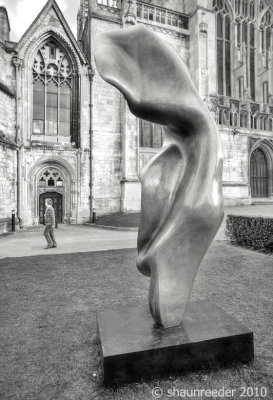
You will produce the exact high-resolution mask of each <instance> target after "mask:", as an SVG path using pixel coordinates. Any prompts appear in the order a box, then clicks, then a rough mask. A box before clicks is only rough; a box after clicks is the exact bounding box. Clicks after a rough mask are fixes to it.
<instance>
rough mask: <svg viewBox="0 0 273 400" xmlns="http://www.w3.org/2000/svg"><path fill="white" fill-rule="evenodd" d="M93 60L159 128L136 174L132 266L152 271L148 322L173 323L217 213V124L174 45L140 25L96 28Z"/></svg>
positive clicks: (220, 199) (183, 307) (218, 221)
mask: <svg viewBox="0 0 273 400" xmlns="http://www.w3.org/2000/svg"><path fill="white" fill-rule="evenodd" d="M95 60H96V64H97V68H98V71H99V73H100V75H101V76H102V78H103V79H104V80H106V81H107V82H109V83H110V84H112V85H114V86H115V87H116V88H117V89H119V90H120V91H121V93H122V94H123V95H124V97H125V98H126V100H127V102H128V105H129V108H130V110H131V112H132V113H133V114H134V115H136V116H137V117H138V118H142V119H145V120H148V121H151V122H153V123H156V124H161V125H163V126H164V127H165V128H164V144H163V147H162V148H161V150H160V151H159V153H158V154H157V155H156V156H155V157H154V158H153V159H152V160H151V161H150V162H149V163H148V164H147V165H146V167H145V168H144V169H143V170H142V172H141V175H140V181H141V183H142V200H141V202H142V204H141V210H142V215H141V221H140V227H139V232H138V257H137V267H138V269H139V270H140V271H141V272H142V273H143V274H144V275H147V276H150V277H151V280H150V292H149V305H150V310H151V314H152V316H153V318H154V320H155V322H156V323H157V324H158V325H161V326H163V327H165V328H168V327H173V326H177V325H180V323H181V322H182V319H183V315H184V313H185V310H186V307H187V303H188V301H189V299H190V296H191V292H192V288H193V284H194V280H195V277H196V274H197V272H198V268H199V266H200V263H201V261H202V259H203V257H204V255H205V253H206V251H207V250H208V248H209V246H210V244H211V242H212V240H213V238H214V236H215V234H216V233H217V231H218V229H219V227H220V225H221V222H222V219H223V215H224V212H223V195H222V187H221V178H222V165H223V156H222V148H221V142H220V137H219V133H218V130H217V126H216V124H215V122H214V120H213V118H212V116H211V114H210V112H209V111H208V109H207V107H206V105H205V104H204V103H203V101H202V99H201V98H200V96H199V95H198V93H197V91H196V90H195V88H194V86H193V83H192V81H191V78H190V75H189V72H188V70H187V67H186V66H185V64H184V62H183V60H182V59H181V58H180V56H179V55H178V54H177V52H176V50H175V49H174V48H173V47H171V46H170V45H169V44H168V43H167V42H164V41H163V40H161V39H160V38H159V37H158V36H157V35H156V34H153V33H152V32H150V31H149V30H148V29H147V28H145V27H144V26H143V25H138V26H137V27H133V28H128V29H126V30H120V31H112V32H109V33H105V34H103V35H101V36H100V37H99V39H98V40H97V43H96V46H95Z"/></svg>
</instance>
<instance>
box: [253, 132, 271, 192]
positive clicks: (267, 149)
mask: <svg viewBox="0 0 273 400" xmlns="http://www.w3.org/2000/svg"><path fill="white" fill-rule="evenodd" d="M255 151H261V152H262V154H263V156H264V157H265V160H266V161H265V166H266V168H267V171H265V170H264V168H265V166H264V167H263V174H262V175H264V176H261V180H265V179H266V185H267V188H266V191H267V196H269V195H270V193H272V192H273V174H272V171H273V143H271V142H270V141H269V140H267V139H260V140H257V141H256V143H255V144H254V146H253V147H252V148H251V151H250V153H249V162H248V165H249V179H250V184H251V185H252V186H253V187H252V193H253V191H254V190H257V184H258V181H257V179H259V177H257V179H256V182H254V181H255V177H254V176H252V175H254V174H253V172H255V168H254V167H255V166H254V165H253V160H252V157H253V154H255ZM260 154H261V153H260ZM258 155H259V154H258ZM251 160H252V165H251ZM251 168H252V170H251ZM265 172H266V173H265ZM253 178H254V179H253ZM254 185H256V188H255V187H254ZM253 197H255V196H253ZM258 197H259V196H258Z"/></svg>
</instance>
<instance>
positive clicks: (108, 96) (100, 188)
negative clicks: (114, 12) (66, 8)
mask: <svg viewBox="0 0 273 400" xmlns="http://www.w3.org/2000/svg"><path fill="white" fill-rule="evenodd" d="M91 28H92V33H91V37H92V41H93V42H92V46H93V45H94V42H95V40H96V38H97V37H98V36H99V35H100V34H102V33H103V32H106V31H110V30H113V29H119V28H120V26H119V25H118V24H115V23H113V22H109V21H104V20H100V19H97V18H93V19H92V24H91ZM92 66H93V68H94V69H95V76H94V79H93V87H92V93H93V95H92V96H93V98H92V101H93V107H92V109H93V118H92V136H93V138H92V154H93V167H92V170H93V206H94V207H95V208H96V211H97V214H98V215H100V214H107V213H112V212H119V211H120V207H121V204H120V201H121V182H120V181H121V178H122V147H121V146H122V144H121V95H120V93H119V91H118V90H117V89H115V88H114V87H113V86H111V85H109V84H108V83H106V82H105V81H103V80H102V78H101V77H100V76H99V73H98V71H97V70H96V67H95V62H94V60H92Z"/></svg>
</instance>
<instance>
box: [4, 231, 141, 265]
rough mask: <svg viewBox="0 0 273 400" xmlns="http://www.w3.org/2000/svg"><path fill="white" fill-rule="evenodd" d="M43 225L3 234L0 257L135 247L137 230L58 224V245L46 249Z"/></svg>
mask: <svg viewBox="0 0 273 400" xmlns="http://www.w3.org/2000/svg"><path fill="white" fill-rule="evenodd" d="M43 229H44V228H43V226H40V227H35V228H32V229H27V230H25V231H23V232H16V233H14V234H10V235H7V236H2V237H1V236H0V259H1V258H5V257H25V256H37V255H41V254H55V253H56V254H66V253H79V252H89V251H100V250H113V249H126V248H135V247H136V238H137V232H126V231H113V230H105V229H99V228H93V227H86V226H84V225H77V226H75V225H64V224H61V225H59V227H58V229H56V230H55V236H56V240H57V243H58V247H57V248H54V249H48V250H45V246H46V240H45V238H44V236H43Z"/></svg>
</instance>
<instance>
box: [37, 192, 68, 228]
mask: <svg viewBox="0 0 273 400" xmlns="http://www.w3.org/2000/svg"><path fill="white" fill-rule="evenodd" d="M46 199H51V200H52V203H53V204H52V205H53V208H54V210H55V217H56V221H58V222H59V223H61V222H63V196H62V195H61V194H60V193H57V192H45V193H42V194H40V197H39V222H40V224H42V223H43V222H44V215H45V210H46V206H45V200H46Z"/></svg>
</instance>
